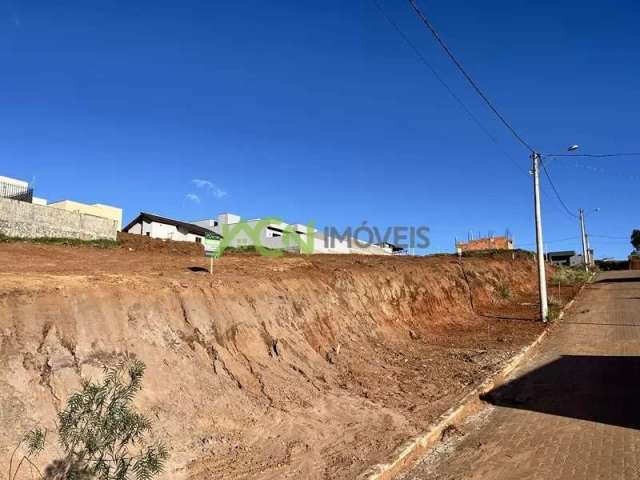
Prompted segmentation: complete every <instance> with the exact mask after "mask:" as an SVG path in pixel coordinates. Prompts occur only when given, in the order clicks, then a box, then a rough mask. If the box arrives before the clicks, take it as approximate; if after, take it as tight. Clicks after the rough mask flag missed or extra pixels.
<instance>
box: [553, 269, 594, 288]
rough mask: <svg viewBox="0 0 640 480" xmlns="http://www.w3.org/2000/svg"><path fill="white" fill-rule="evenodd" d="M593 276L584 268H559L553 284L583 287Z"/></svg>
mask: <svg viewBox="0 0 640 480" xmlns="http://www.w3.org/2000/svg"><path fill="white" fill-rule="evenodd" d="M590 278H591V274H590V273H589V272H586V271H585V270H584V267H557V269H556V271H555V272H553V276H552V277H551V282H553V284H554V285H582V284H583V283H587V282H588V281H589V279H590Z"/></svg>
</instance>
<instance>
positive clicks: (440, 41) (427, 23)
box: [409, 0, 534, 153]
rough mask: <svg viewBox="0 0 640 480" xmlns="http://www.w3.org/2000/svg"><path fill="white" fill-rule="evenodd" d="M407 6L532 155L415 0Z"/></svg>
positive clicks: (530, 148) (524, 142) (530, 149)
mask: <svg viewBox="0 0 640 480" xmlns="http://www.w3.org/2000/svg"><path fill="white" fill-rule="evenodd" d="M409 4H410V5H411V8H413V10H414V11H415V12H416V15H418V17H419V18H420V20H421V21H422V23H424V25H425V26H426V27H427V28H428V29H429V31H430V32H431V34H432V35H433V37H434V38H435V39H436V42H438V44H439V45H440V46H441V47H442V49H443V50H444V51H445V53H446V54H447V56H448V57H449V58H450V59H451V61H452V62H453V63H454V64H455V66H456V67H458V70H460V72H461V73H462V75H463V76H464V78H465V79H466V80H467V82H469V84H470V85H471V87H472V88H473V89H474V90H475V91H476V93H477V94H478V95H479V96H480V98H482V100H484V102H485V103H486V104H487V106H488V107H489V108H490V109H491V111H492V112H493V113H494V114H495V115H496V116H497V117H498V119H499V120H500V121H501V122H502V124H503V125H504V126H505V127H506V128H507V129H508V130H509V131H510V132H511V134H512V135H513V136H514V137H515V139H516V140H518V141H519V142H520V143H521V144H522V145H523V146H524V147H525V148H526V149H527V150H529V151H530V152H532V153H533V152H534V149H533V147H531V145H529V144H528V143H527V142H526V141H525V140H524V139H523V138H522V136H521V135H520V134H519V133H518V132H517V131H516V129H515V128H514V127H513V126H512V125H511V124H510V123H509V122H508V121H507V120H506V118H505V117H504V116H503V115H502V114H501V113H500V112H499V111H498V109H497V108H496V107H495V106H494V105H493V103H492V102H491V100H489V97H487V95H486V94H485V93H484V92H483V91H482V89H481V88H480V87H479V86H478V84H477V83H476V81H475V80H474V79H473V78H472V77H471V75H469V74H468V73H467V71H466V70H465V68H464V67H463V66H462V63H461V62H460V61H459V60H458V59H457V58H456V56H455V55H454V54H453V52H452V51H451V49H450V48H449V47H448V46H447V44H446V43H445V42H444V40H443V39H442V37H440V34H439V33H438V31H437V30H436V29H435V27H434V26H433V25H432V24H431V22H430V21H429V19H428V18H427V17H426V16H425V14H424V13H422V11H421V10H420V8H419V7H418V5H417V3H416V0H409Z"/></svg>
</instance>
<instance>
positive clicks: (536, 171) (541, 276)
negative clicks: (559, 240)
mask: <svg viewBox="0 0 640 480" xmlns="http://www.w3.org/2000/svg"><path fill="white" fill-rule="evenodd" d="M531 160H532V161H533V169H532V173H533V202H534V206H535V216H536V248H537V257H538V289H539V292H540V317H541V318H542V321H543V322H546V321H547V317H548V316H549V304H548V303H547V274H546V271H545V266H544V240H543V238H542V216H541V213H540V161H541V160H540V154H539V153H538V152H533V153H532V154H531Z"/></svg>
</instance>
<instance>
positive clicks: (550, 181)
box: [540, 162, 580, 218]
mask: <svg viewBox="0 0 640 480" xmlns="http://www.w3.org/2000/svg"><path fill="white" fill-rule="evenodd" d="M540 165H542V170H543V171H544V174H545V176H546V177H547V180H549V184H550V185H551V188H552V189H553V193H555V194H556V198H557V199H558V201H559V202H560V204H561V205H562V208H564V211H565V212H566V213H567V215H569V216H570V217H572V218H580V217H578V215H576V214H575V213H573V212H572V211H571V210H570V209H569V207H567V204H566V203H564V200H562V197H561V196H560V193H559V192H558V189H557V188H556V186H555V184H554V183H553V180H552V179H551V175H549V170H547V166H546V165H545V164H544V162H540Z"/></svg>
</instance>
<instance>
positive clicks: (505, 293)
mask: <svg viewBox="0 0 640 480" xmlns="http://www.w3.org/2000/svg"><path fill="white" fill-rule="evenodd" d="M498 294H499V295H500V298H501V299H503V300H508V299H510V298H511V288H510V287H509V285H504V284H503V285H500V286H499V287H498Z"/></svg>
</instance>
